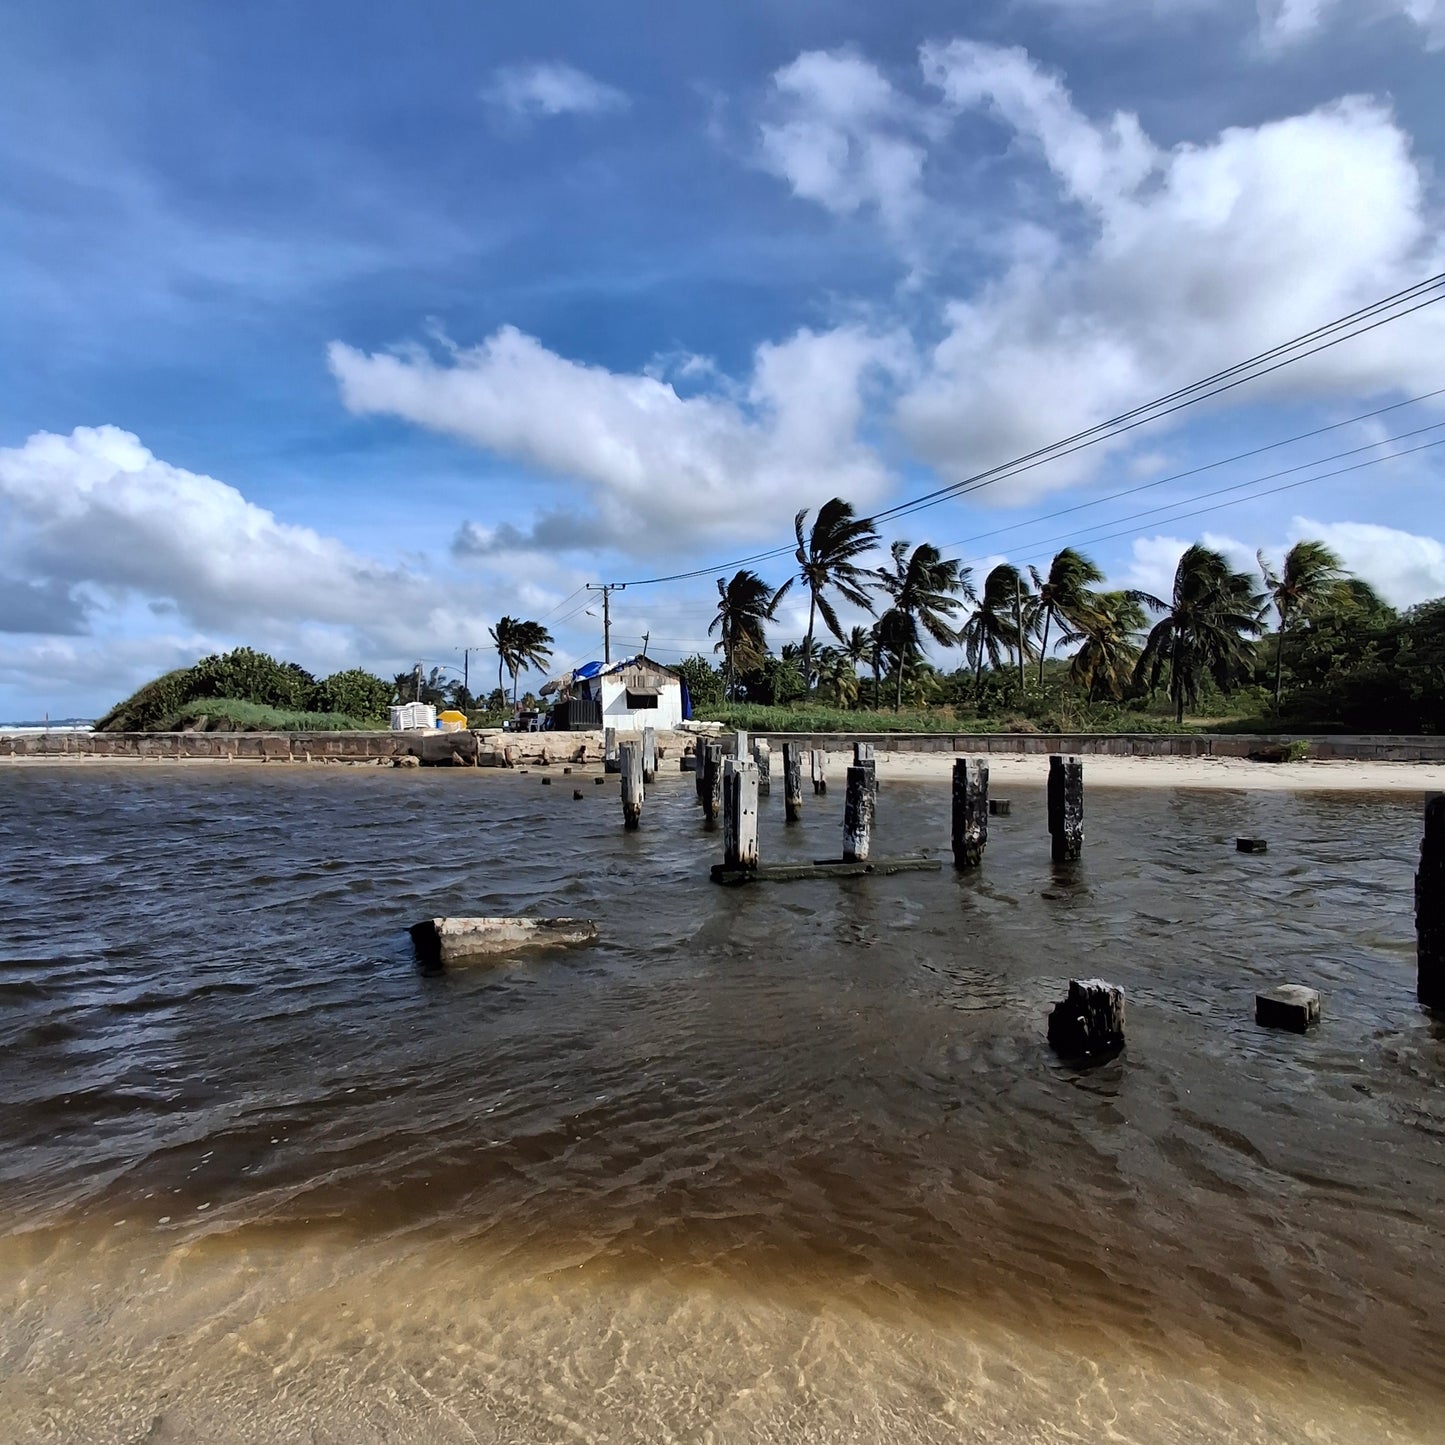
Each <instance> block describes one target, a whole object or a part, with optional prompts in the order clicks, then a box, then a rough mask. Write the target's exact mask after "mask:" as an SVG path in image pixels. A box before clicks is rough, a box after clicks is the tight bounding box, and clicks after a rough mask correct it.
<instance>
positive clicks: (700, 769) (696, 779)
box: [692, 738, 707, 805]
mask: <svg viewBox="0 0 1445 1445" xmlns="http://www.w3.org/2000/svg"><path fill="white" fill-rule="evenodd" d="M692 751H693V764H692V767H693V779H692V781H693V785H694V786H695V787H696V788H697V801H698V803H699V805H701V803H702V794H703V785H704V778H705V777H706V774H707V741H706V739H704V738H698V740H697V741H696V742H695V743H694V744H693V745H692Z"/></svg>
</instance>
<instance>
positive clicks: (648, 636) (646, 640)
mask: <svg viewBox="0 0 1445 1445" xmlns="http://www.w3.org/2000/svg"><path fill="white" fill-rule="evenodd" d="M651 641H652V633H651V632H644V633H643V634H642V655H643V656H644V657H646V656H647V644H648V643H649V642H651Z"/></svg>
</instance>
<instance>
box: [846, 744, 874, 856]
mask: <svg viewBox="0 0 1445 1445" xmlns="http://www.w3.org/2000/svg"><path fill="white" fill-rule="evenodd" d="M873 808H874V797H873V773H872V770H871V769H870V768H867V767H862V766H860V765H858V764H856V763H855V764H854V765H853V766H852V767H851V768H849V769H848V790H847V793H846V794H845V796H844V800H843V861H844V862H845V863H866V862H867V861H868V852H869V850H870V848H871V847H872V846H873Z"/></svg>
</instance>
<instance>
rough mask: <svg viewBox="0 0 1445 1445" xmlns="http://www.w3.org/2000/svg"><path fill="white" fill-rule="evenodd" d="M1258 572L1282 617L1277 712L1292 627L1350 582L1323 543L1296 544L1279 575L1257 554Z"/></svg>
mask: <svg viewBox="0 0 1445 1445" xmlns="http://www.w3.org/2000/svg"><path fill="white" fill-rule="evenodd" d="M1255 556H1256V557H1257V558H1258V559H1259V570H1260V571H1261V572H1262V573H1263V574H1264V585H1265V588H1266V589H1267V591H1268V592H1269V598H1270V601H1271V602H1273V603H1274V609H1275V611H1276V612H1277V613H1278V614H1279V637H1278V640H1277V641H1276V643H1275V649H1274V710H1275V711H1276V712H1278V711H1279V702H1280V695H1281V693H1282V691H1283V685H1284V639H1285V634H1286V633H1287V632H1288V631H1289V629H1290V625H1291V624H1292V623H1294V622H1296V621H1299V620H1300V619H1301V618H1308V617H1309V615H1310V613H1311V612H1313V611H1315V610H1316V609H1317V608H1318V607H1319V606H1320V605H1321V604H1322V603H1325V602H1329V601H1331V600H1332V599H1333V598H1334V597H1335V596H1337V595H1338V594H1339V592H1340V589H1341V587H1342V586H1343V584H1344V583H1345V582H1346V581H1347V580H1348V578H1347V576H1346V573H1345V569H1344V567H1343V565H1342V564H1341V562H1340V559H1339V558H1338V557H1337V556H1335V554H1334V553H1333V552H1331V551H1330V549H1329V548H1328V547H1326V546H1325V544H1324V543H1323V542H1309V541H1304V542H1296V543H1295V544H1294V546H1293V547H1291V548H1290V549H1289V551H1288V552H1286V553H1285V554H1284V567H1283V569H1282V570H1281V571H1279V572H1276V571H1275V570H1274V568H1272V567H1271V566H1270V564H1269V563H1268V562H1267V561H1265V557H1264V553H1263V552H1262V551H1261V552H1257V553H1255Z"/></svg>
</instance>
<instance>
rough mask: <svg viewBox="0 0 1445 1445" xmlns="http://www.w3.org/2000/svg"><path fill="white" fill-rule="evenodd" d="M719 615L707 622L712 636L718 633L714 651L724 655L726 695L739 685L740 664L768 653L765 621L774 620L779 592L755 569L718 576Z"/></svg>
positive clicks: (754, 662)
mask: <svg viewBox="0 0 1445 1445" xmlns="http://www.w3.org/2000/svg"><path fill="white" fill-rule="evenodd" d="M717 595H718V605H717V615H716V616H715V617H714V618H713V620H712V621H711V622H710V623H708V627H707V632H708V636H709V637H711V636H712V634H713V633H714V632H716V633H718V641H717V643H716V645H715V646H714V647H713V651H714V652H720V653H722V655H723V674H724V695H725V696H726V695H730V694H731V692H732V690H733V688H734V687H736V685H737V675H738V669H739V667H742V668H750V667H757V666H759V665H760V664H761V662H762V660H763V658H765V657H766V656H767V654H768V641H767V637H766V635H765V633H764V631H763V624H764V623H765V622H771V621H772V620H773V613H774V612H775V611H776V609H777V606H778V598H779V596H780V595H781V594H780V593H777V592H774V591H773V590H772V589H771V588H770V587H769V586H768V584H767V583H766V582H764V581H763V579H762V578H761V577H759V576H758V574H757V573H756V572H750V571H749V570H748V569H747V568H743V570H742V571H740V572H735V573H733V576H732V580H731V581H728V580H726V579H724V578H722V577H719V578H718V579H717Z"/></svg>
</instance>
